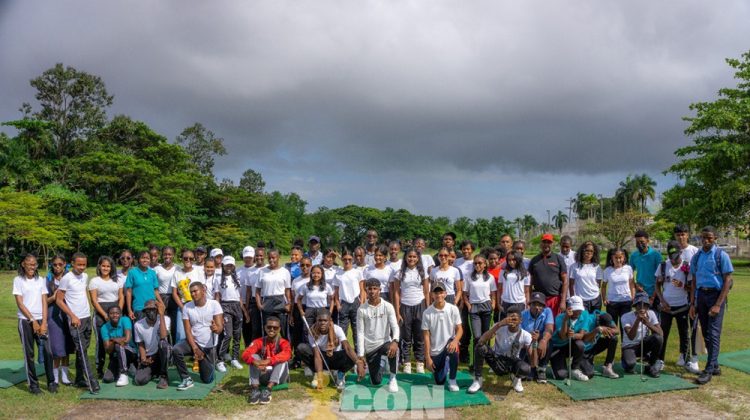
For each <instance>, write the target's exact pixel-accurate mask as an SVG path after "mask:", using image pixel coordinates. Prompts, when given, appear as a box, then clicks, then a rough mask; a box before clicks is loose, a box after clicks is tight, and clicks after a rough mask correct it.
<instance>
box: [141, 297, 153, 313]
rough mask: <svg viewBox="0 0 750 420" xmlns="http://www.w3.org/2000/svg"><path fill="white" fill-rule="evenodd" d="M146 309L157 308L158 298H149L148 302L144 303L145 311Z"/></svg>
mask: <svg viewBox="0 0 750 420" xmlns="http://www.w3.org/2000/svg"><path fill="white" fill-rule="evenodd" d="M146 309H156V300H154V299H149V300H147V301H146V303H144V304H143V310H144V311H145V310H146Z"/></svg>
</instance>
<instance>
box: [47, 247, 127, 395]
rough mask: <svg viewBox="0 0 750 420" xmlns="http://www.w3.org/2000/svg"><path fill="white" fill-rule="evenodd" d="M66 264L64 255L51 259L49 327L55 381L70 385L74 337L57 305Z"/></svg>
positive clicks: (48, 284)
mask: <svg viewBox="0 0 750 420" xmlns="http://www.w3.org/2000/svg"><path fill="white" fill-rule="evenodd" d="M65 265H66V262H65V257H63V256H62V255H55V256H54V257H52V261H50V269H49V272H48V273H47V327H48V336H49V341H48V343H49V347H50V350H51V351H52V357H53V365H52V367H53V369H54V371H53V372H52V373H53V375H54V377H55V382H57V383H58V384H63V385H70V384H71V382H70V379H68V376H69V371H68V365H69V363H70V356H69V355H70V354H73V353H75V348H74V347H73V338H72V337H71V336H70V322H69V321H68V315H67V314H66V313H65V312H63V310H62V309H60V307H59V306H57V291H58V289H59V288H60V282H61V281H62V278H63V277H64V276H65V275H66V274H68V271H67V270H66V268H65ZM123 281H124V280H123Z"/></svg>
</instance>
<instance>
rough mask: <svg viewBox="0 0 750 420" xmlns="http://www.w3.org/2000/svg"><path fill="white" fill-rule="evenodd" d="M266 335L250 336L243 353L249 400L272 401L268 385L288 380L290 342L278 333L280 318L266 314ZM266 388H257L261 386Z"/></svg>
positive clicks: (290, 353) (257, 401)
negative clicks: (248, 384) (249, 341)
mask: <svg viewBox="0 0 750 420" xmlns="http://www.w3.org/2000/svg"><path fill="white" fill-rule="evenodd" d="M264 328H265V331H266V333H265V335H264V336H263V337H261V338H257V339H255V340H253V342H252V343H251V344H250V346H249V347H248V348H246V349H245V351H244V352H243V353H242V360H244V361H245V363H247V364H248V365H249V366H250V387H251V388H252V390H251V391H250V404H258V403H261V404H268V403H270V402H271V389H272V388H273V387H274V386H275V385H276V384H280V383H285V382H287V381H288V380H289V363H288V362H289V359H291V358H292V346H291V345H289V341H287V340H286V339H284V338H282V337H281V320H279V318H276V317H275V316H269V317H268V318H266V325H265V326H264ZM261 385H264V386H265V388H263V390H260V386H261Z"/></svg>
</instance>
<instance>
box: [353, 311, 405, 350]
mask: <svg viewBox="0 0 750 420" xmlns="http://www.w3.org/2000/svg"><path fill="white" fill-rule="evenodd" d="M400 332H401V330H400V329H399V327H398V320H397V319H396V311H395V310H394V309H393V305H391V304H390V303H388V301H386V300H383V299H380V304H379V305H378V306H371V305H370V304H369V303H368V302H365V303H364V304H363V305H361V306H360V307H359V309H358V310H357V355H358V356H360V357H361V356H364V355H365V354H366V353H371V352H373V351H375V350H377V349H378V348H379V347H380V346H382V345H383V344H385V343H387V342H389V341H391V340H398V339H399V334H400Z"/></svg>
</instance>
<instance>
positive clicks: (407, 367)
mask: <svg viewBox="0 0 750 420" xmlns="http://www.w3.org/2000/svg"><path fill="white" fill-rule="evenodd" d="M404 373H411V363H404Z"/></svg>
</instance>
